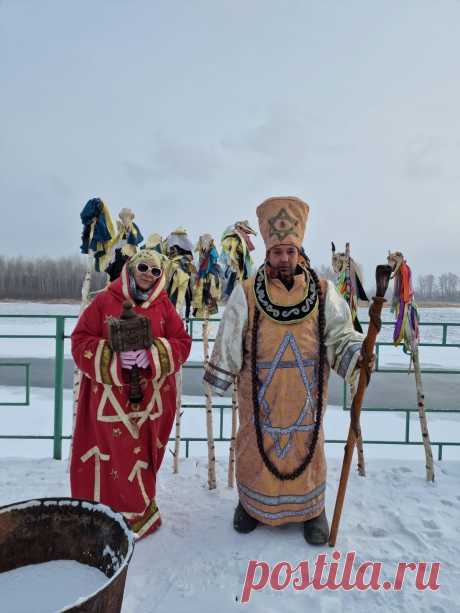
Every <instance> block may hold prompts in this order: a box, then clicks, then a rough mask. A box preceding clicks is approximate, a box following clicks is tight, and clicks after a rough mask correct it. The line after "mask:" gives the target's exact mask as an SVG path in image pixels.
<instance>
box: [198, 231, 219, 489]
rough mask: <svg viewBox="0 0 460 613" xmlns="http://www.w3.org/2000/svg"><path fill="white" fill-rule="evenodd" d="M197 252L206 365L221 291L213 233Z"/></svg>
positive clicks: (211, 453)
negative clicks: (210, 329)
mask: <svg viewBox="0 0 460 613" xmlns="http://www.w3.org/2000/svg"><path fill="white" fill-rule="evenodd" d="M195 251H196V252H197V253H198V272H197V274H196V279H195V283H194V285H193V316H194V317H199V318H202V319H203V354H204V365H205V367H206V364H207V363H208V360H209V315H215V314H216V313H217V312H218V306H217V303H218V300H219V298H220V292H221V269H220V267H219V264H218V260H219V254H218V253H217V249H216V247H215V245H214V239H213V238H212V236H211V235H210V234H202V235H201V236H200V238H199V239H198V243H197V245H196V247H195ZM205 393H206V430H207V437H208V486H209V489H210V490H212V489H214V488H215V487H216V454H215V447H214V429H213V412H212V396H211V390H210V389H209V386H208V385H207V384H205Z"/></svg>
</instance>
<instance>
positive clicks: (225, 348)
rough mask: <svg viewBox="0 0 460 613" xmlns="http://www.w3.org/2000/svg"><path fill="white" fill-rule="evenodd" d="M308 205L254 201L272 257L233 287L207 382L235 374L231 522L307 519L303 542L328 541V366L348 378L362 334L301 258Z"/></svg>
mask: <svg viewBox="0 0 460 613" xmlns="http://www.w3.org/2000/svg"><path fill="white" fill-rule="evenodd" d="M308 212H309V207H308V205H307V204H306V203H305V202H303V201H302V200H300V199H298V198H293V197H287V198H279V197H276V198H269V199H268V200H266V201H264V202H263V203H262V204H261V205H260V206H259V207H258V208H257V216H258V219H259V226H260V231H261V234H262V236H263V239H264V242H265V246H266V250H267V255H266V260H265V263H264V264H263V265H262V266H261V267H260V268H259V269H258V271H257V272H256V274H255V276H253V277H251V278H250V279H248V280H247V281H244V282H243V283H242V284H240V285H238V286H237V287H236V288H235V290H234V291H233V293H232V295H231V297H230V299H229V301H228V304H227V306H226V309H225V313H224V316H223V319H222V321H221V323H220V327H219V332H218V335H217V338H216V341H215V343H214V348H213V352H212V356H211V359H210V361H209V363H208V365H207V368H206V372H205V381H207V382H208V383H209V384H210V385H211V387H212V389H213V390H214V391H215V392H216V393H217V394H219V395H222V394H223V393H224V391H225V390H226V389H227V388H228V387H229V386H230V385H231V383H232V382H233V380H234V379H235V377H237V378H238V401H239V421H240V425H239V430H238V434H237V437H236V481H237V487H238V494H239V504H238V506H237V508H236V510H235V514H234V518H233V526H234V528H235V530H236V531H238V532H242V533H246V532H251V531H252V530H254V528H256V527H257V525H258V524H259V523H263V524H268V525H280V524H285V523H288V522H302V523H303V531H304V537H305V539H306V540H307V542H309V543H311V544H323V543H325V542H326V541H327V538H328V534H329V527H328V522H327V518H326V514H325V511H324V498H325V490H326V459H325V454H324V433H323V427H322V421H323V414H324V410H325V408H326V402H327V382H328V377H329V368H330V367H332V368H333V369H334V370H335V371H336V372H337V373H338V374H339V375H341V376H342V377H343V378H345V380H346V381H347V382H350V381H351V380H352V379H353V378H354V376H355V374H357V368H358V367H359V366H360V364H361V362H362V358H361V356H360V352H361V346H362V341H363V335H362V334H360V333H359V332H356V330H355V329H354V327H353V322H352V319H351V314H350V309H349V307H348V305H347V303H346V302H345V300H344V299H343V298H342V297H341V296H340V295H339V294H338V292H337V290H336V289H335V287H334V285H333V283H331V282H330V281H326V280H320V279H319V278H318V276H317V274H316V273H315V272H314V270H313V269H311V268H308V269H307V268H306V267H303V266H299V265H298V263H299V255H300V249H301V246H302V241H303V237H304V232H305V226H306V221H307V216H308Z"/></svg>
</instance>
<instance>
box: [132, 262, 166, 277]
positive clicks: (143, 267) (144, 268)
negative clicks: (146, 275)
mask: <svg viewBox="0 0 460 613" xmlns="http://www.w3.org/2000/svg"><path fill="white" fill-rule="evenodd" d="M137 270H138V271H139V272H150V273H151V274H152V276H154V277H161V273H162V270H161V268H158V266H149V265H148V264H146V263H145V262H139V264H138V265H137Z"/></svg>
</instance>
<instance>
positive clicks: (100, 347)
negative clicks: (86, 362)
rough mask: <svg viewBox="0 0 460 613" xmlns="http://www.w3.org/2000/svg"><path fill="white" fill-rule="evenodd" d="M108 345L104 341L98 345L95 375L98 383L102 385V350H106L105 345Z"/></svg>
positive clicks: (95, 358)
mask: <svg viewBox="0 0 460 613" xmlns="http://www.w3.org/2000/svg"><path fill="white" fill-rule="evenodd" d="M105 344H106V342H105V340H104V339H101V340H100V341H99V342H98V344H97V349H96V356H95V357H94V374H95V376H96V381H97V382H98V383H102V375H101V356H102V350H103V349H104V345H105Z"/></svg>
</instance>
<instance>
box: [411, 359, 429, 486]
mask: <svg viewBox="0 0 460 613" xmlns="http://www.w3.org/2000/svg"><path fill="white" fill-rule="evenodd" d="M412 360H413V362H414V372H415V385H416V388H417V406H418V416H419V420H420V429H421V431H422V440H423V446H424V448H425V460H426V465H425V466H426V480H427V481H434V464H433V453H432V451H431V443H430V435H429V433H428V423H427V419H426V412H425V394H424V392H423V383H422V374H421V368H420V356H419V352H418V348H417V349H416V350H415V351H414V352H413V353H412Z"/></svg>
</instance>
